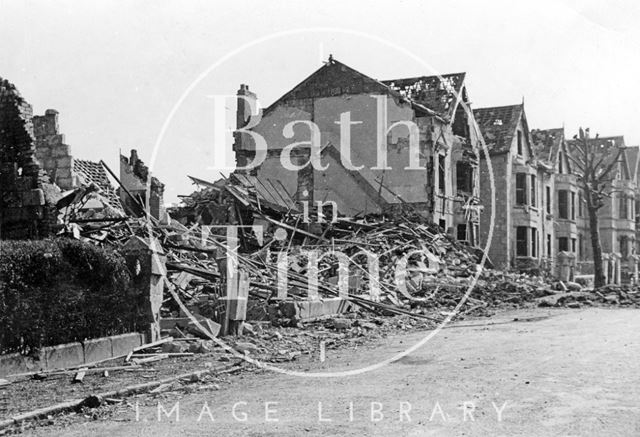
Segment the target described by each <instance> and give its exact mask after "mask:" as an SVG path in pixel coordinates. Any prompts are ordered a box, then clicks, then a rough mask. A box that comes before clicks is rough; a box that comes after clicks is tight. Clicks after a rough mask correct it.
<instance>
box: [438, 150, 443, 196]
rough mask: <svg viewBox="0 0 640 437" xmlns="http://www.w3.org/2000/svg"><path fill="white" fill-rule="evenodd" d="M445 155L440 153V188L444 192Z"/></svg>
mask: <svg viewBox="0 0 640 437" xmlns="http://www.w3.org/2000/svg"><path fill="white" fill-rule="evenodd" d="M444 168H445V164H444V155H438V188H439V189H440V191H441V192H443V193H444V191H445V190H444V186H445V174H444Z"/></svg>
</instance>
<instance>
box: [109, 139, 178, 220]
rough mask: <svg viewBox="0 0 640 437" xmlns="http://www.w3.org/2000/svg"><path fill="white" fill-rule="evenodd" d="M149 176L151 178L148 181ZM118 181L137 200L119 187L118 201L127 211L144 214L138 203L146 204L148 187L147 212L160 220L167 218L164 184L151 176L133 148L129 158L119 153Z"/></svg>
mask: <svg viewBox="0 0 640 437" xmlns="http://www.w3.org/2000/svg"><path fill="white" fill-rule="evenodd" d="M149 178H151V180H150V181H149ZM120 182H121V183H122V185H123V186H124V187H125V188H126V189H127V190H128V191H129V192H130V193H131V194H132V195H133V196H134V197H135V198H136V199H137V201H138V202H136V201H134V200H133V199H131V197H129V195H128V194H127V193H126V192H125V191H124V190H123V189H120V201H121V202H122V204H123V205H124V206H125V210H126V211H127V212H132V213H133V214H134V215H136V216H138V217H143V216H144V212H143V209H142V208H141V207H140V206H139V205H141V206H145V205H146V202H147V188H149V195H148V198H149V199H148V202H149V208H148V209H149V213H150V214H151V216H153V217H154V218H156V219H158V220H160V221H165V220H167V211H166V208H165V206H164V184H163V183H162V182H160V181H159V180H158V179H157V178H156V177H155V176H151V174H150V172H149V168H148V167H147V166H146V165H145V164H144V162H142V160H141V159H140V158H139V157H138V152H137V151H136V150H135V149H132V150H131V155H130V157H129V158H127V157H126V156H122V155H120Z"/></svg>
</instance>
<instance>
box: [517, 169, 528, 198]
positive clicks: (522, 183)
mask: <svg viewBox="0 0 640 437" xmlns="http://www.w3.org/2000/svg"><path fill="white" fill-rule="evenodd" d="M526 204H527V174H526V173H516V205H526Z"/></svg>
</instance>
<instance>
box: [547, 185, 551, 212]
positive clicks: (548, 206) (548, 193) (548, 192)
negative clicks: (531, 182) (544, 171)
mask: <svg viewBox="0 0 640 437" xmlns="http://www.w3.org/2000/svg"><path fill="white" fill-rule="evenodd" d="M546 188H547V190H546V191H547V214H551V187H546Z"/></svg>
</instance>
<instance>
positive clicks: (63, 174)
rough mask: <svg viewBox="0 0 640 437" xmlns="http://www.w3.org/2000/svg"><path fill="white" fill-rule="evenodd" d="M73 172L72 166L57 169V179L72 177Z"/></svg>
mask: <svg viewBox="0 0 640 437" xmlns="http://www.w3.org/2000/svg"><path fill="white" fill-rule="evenodd" d="M72 176H73V173H72V171H71V169H70V168H68V167H62V168H57V169H56V179H65V180H66V179H71V177H72Z"/></svg>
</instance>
